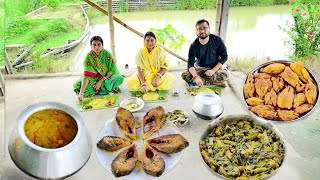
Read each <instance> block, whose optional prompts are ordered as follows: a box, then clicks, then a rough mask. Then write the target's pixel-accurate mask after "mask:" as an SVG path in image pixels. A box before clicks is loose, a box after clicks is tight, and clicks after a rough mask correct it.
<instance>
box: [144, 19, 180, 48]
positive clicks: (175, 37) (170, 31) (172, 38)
mask: <svg viewBox="0 0 320 180" xmlns="http://www.w3.org/2000/svg"><path fill="white" fill-rule="evenodd" d="M150 31H151V32H153V33H154V34H155V35H156V37H157V41H158V42H159V43H161V44H163V45H166V46H169V48H170V49H173V50H174V51H178V50H180V51H181V48H182V45H183V44H184V43H185V42H186V40H185V38H184V36H183V34H181V33H180V32H178V31H177V30H176V29H175V28H174V27H173V26H172V25H170V24H169V25H167V26H166V27H165V28H163V29H155V28H150Z"/></svg>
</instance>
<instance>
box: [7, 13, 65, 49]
mask: <svg viewBox="0 0 320 180" xmlns="http://www.w3.org/2000/svg"><path fill="white" fill-rule="evenodd" d="M69 28H70V25H69V24H68V23H67V22H66V20H65V19H61V18H59V19H52V20H33V19H26V18H24V17H20V18H17V19H9V20H8V22H7V24H6V37H5V39H6V41H7V42H8V43H10V42H12V43H26V44H29V45H30V44H36V43H39V42H42V41H44V40H46V39H51V38H53V37H55V36H58V35H59V33H63V32H68V29H69ZM30 29H33V30H32V31H30ZM22 39H24V40H25V41H24V42H16V41H19V40H20V41H21V40H22Z"/></svg>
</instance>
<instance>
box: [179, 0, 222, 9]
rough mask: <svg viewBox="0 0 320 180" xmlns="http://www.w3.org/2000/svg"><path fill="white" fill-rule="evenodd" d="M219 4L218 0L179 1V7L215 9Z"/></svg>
mask: <svg viewBox="0 0 320 180" xmlns="http://www.w3.org/2000/svg"><path fill="white" fill-rule="evenodd" d="M216 5H217V0H184V1H180V2H179V3H178V5H177V6H178V9H193V10H199V9H213V8H215V7H216Z"/></svg>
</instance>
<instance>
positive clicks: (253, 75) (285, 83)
mask: <svg viewBox="0 0 320 180" xmlns="http://www.w3.org/2000/svg"><path fill="white" fill-rule="evenodd" d="M242 92H243V101H244V103H245V104H246V106H247V107H248V109H249V111H250V112H251V113H252V114H253V115H255V116H257V117H259V118H262V119H265V120H272V121H279V122H291V121H296V120H299V119H304V118H306V117H307V116H308V115H310V114H311V113H312V112H313V111H314V110H315V109H316V107H317V106H318V104H319V81H318V79H317V77H316V76H315V74H314V73H312V72H311V71H310V70H309V69H308V68H307V67H305V66H304V65H303V62H301V61H299V62H292V61H284V60H278V61H270V62H266V63H264V64H261V65H259V66H257V67H256V68H254V69H253V70H251V71H250V72H249V73H248V75H247V77H246V79H245V81H244V83H243V88H242ZM298 107H299V108H298Z"/></svg>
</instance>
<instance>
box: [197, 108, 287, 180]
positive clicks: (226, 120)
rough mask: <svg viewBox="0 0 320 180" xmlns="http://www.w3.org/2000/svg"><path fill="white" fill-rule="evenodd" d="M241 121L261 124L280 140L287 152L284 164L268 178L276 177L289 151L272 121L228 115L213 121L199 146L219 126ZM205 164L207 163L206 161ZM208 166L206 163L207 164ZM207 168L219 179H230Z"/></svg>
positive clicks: (249, 116)
mask: <svg viewBox="0 0 320 180" xmlns="http://www.w3.org/2000/svg"><path fill="white" fill-rule="evenodd" d="M240 120H248V121H251V122H253V124H260V125H262V126H263V127H264V128H267V129H270V130H271V131H273V132H274V133H275V134H276V135H277V136H278V137H279V139H280V142H281V144H282V146H283V148H284V150H285V152H284V158H283V161H282V164H281V165H280V166H279V167H278V168H277V169H276V170H275V171H274V173H273V174H270V175H269V176H268V177H270V176H272V175H274V174H275V173H276V172H278V171H279V170H280V168H281V166H282V165H283V163H284V162H285V161H286V157H287V149H286V146H285V140H284V139H283V136H282V134H281V133H280V131H279V130H278V129H277V128H276V127H275V126H274V125H272V123H270V121H269V122H268V121H265V120H262V119H259V118H256V117H255V116H251V115H245V114H236V115H228V116H224V117H220V118H219V119H218V120H215V121H212V122H211V123H210V124H209V125H208V126H207V128H206V130H205V131H204V132H203V133H202V134H201V136H200V139H199V144H200V141H201V140H202V139H204V138H205V137H207V136H208V135H209V134H210V133H211V132H212V130H213V128H215V127H216V126H218V125H219V124H229V123H237V122H238V121H240ZM199 152H200V154H201V149H200V146H199ZM201 157H202V156H201ZM203 162H204V163H205V161H204V159H203ZM205 164H206V163H205ZM206 166H207V167H208V169H210V171H211V172H212V173H213V174H214V175H215V176H217V177H219V178H222V179H228V178H227V177H225V176H223V175H221V174H219V173H217V172H215V171H213V170H212V169H211V168H210V167H209V166H208V165H207V164H206Z"/></svg>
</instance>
